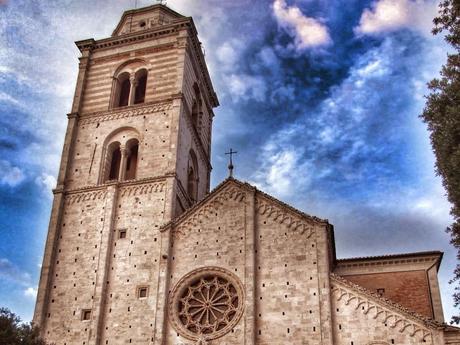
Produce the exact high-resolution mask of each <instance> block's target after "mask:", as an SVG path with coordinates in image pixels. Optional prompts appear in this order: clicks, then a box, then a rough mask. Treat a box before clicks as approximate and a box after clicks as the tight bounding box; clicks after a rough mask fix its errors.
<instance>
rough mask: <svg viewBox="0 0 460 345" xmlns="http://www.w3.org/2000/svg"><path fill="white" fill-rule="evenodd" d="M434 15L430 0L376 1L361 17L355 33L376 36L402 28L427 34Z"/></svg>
mask: <svg viewBox="0 0 460 345" xmlns="http://www.w3.org/2000/svg"><path fill="white" fill-rule="evenodd" d="M435 14H436V2H435V1H432V0H426V1H414V0H378V1H376V2H374V3H373V4H372V6H371V8H370V9H369V8H367V9H365V10H364V12H363V13H362V15H361V20H360V22H359V26H358V27H357V28H355V31H356V32H357V33H360V34H378V33H382V32H388V31H393V30H398V29H401V28H404V27H407V28H414V29H420V30H422V31H424V32H429V31H430V29H431V26H432V23H431V20H432V18H433V17H434V15H435Z"/></svg>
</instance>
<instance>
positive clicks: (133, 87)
mask: <svg viewBox="0 0 460 345" xmlns="http://www.w3.org/2000/svg"><path fill="white" fill-rule="evenodd" d="M129 82H130V84H131V88H130V89H129V100H128V105H133V104H134V100H135V99H136V87H137V80H136V76H135V75H131V76H130V77H129Z"/></svg>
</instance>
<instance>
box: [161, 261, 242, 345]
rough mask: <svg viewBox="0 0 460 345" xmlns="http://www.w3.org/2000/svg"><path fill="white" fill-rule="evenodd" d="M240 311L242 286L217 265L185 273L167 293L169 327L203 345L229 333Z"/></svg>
mask: <svg viewBox="0 0 460 345" xmlns="http://www.w3.org/2000/svg"><path fill="white" fill-rule="evenodd" d="M243 311H244V289H243V285H242V284H241V281H240V280H239V278H238V277H237V276H236V275H234V274H233V273H232V272H230V271H227V270H226V269H223V268H221V267H201V268H198V269H196V270H193V271H191V272H189V273H187V274H186V275H185V276H183V277H182V278H181V279H180V280H179V282H178V283H177V284H176V285H175V287H174V289H173V290H172V291H171V293H170V296H169V318H170V320H171V323H172V325H173V327H174V328H175V329H176V331H177V332H178V333H179V334H180V335H181V336H183V337H185V338H187V339H191V340H195V341H196V343H195V344H206V343H207V341H208V340H212V339H217V338H220V337H222V336H224V335H225V334H227V333H228V332H230V331H231V329H232V328H233V327H235V325H236V324H237V323H238V321H239V320H240V318H241V316H242V314H243Z"/></svg>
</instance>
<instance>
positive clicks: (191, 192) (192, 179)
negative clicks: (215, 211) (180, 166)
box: [187, 150, 199, 204]
mask: <svg viewBox="0 0 460 345" xmlns="http://www.w3.org/2000/svg"><path fill="white" fill-rule="evenodd" d="M198 181H199V178H198V164H197V159H196V155H195V152H194V151H193V150H190V154H189V159H188V166H187V194H188V196H189V198H190V200H191V202H192V204H194V203H195V202H196V201H197V200H198Z"/></svg>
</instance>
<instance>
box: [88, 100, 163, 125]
mask: <svg viewBox="0 0 460 345" xmlns="http://www.w3.org/2000/svg"><path fill="white" fill-rule="evenodd" d="M171 109H172V103H171V102H163V103H154V104H149V105H146V106H142V107H132V106H129V107H127V108H126V109H121V110H109V111H104V112H97V113H90V114H85V115H82V116H81V119H80V124H81V125H88V124H91V123H98V122H103V121H111V120H119V119H123V118H128V117H135V116H141V115H147V114H152V113H157V112H162V111H163V112H164V111H167V110H171Z"/></svg>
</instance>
